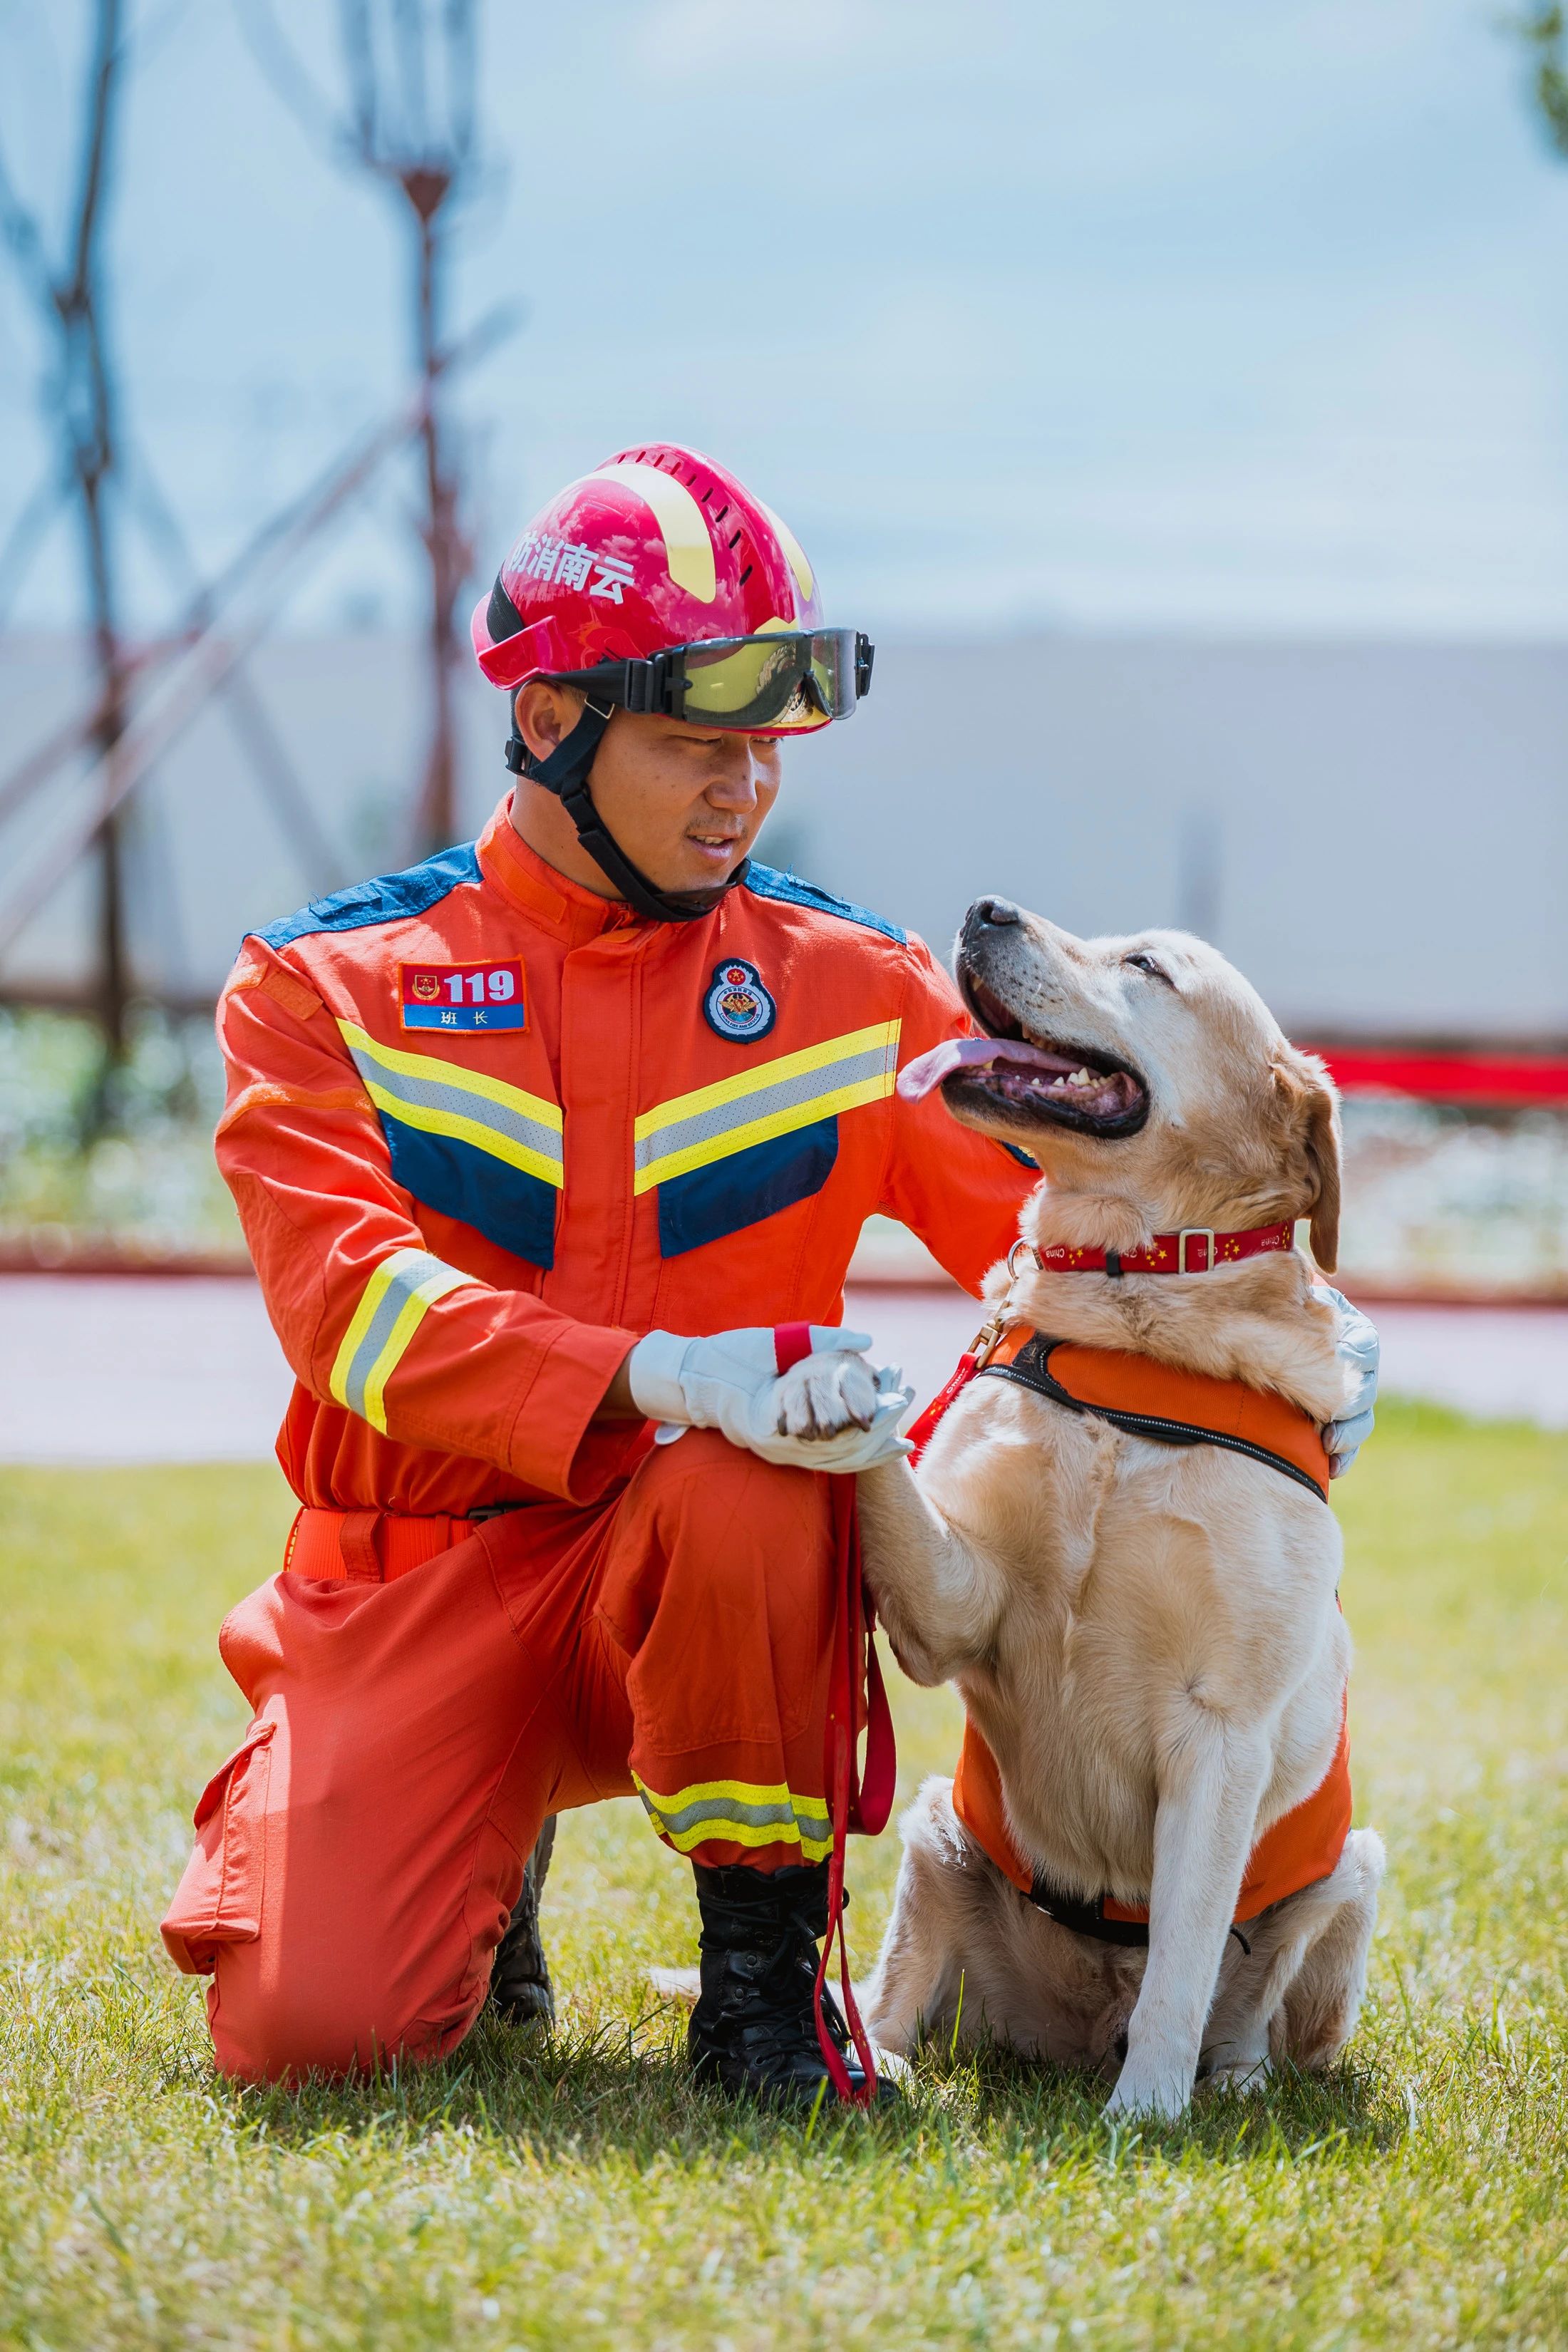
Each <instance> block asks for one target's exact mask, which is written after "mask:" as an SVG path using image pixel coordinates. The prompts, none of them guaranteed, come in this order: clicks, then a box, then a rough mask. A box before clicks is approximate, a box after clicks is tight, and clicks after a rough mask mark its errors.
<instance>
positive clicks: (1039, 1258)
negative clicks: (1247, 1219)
mask: <svg viewBox="0 0 1568 2352" xmlns="http://www.w3.org/2000/svg"><path fill="white" fill-rule="evenodd" d="M1295 1237H1296V1228H1295V1223H1294V1220H1293V1219H1290V1218H1287V1219H1286V1221H1285V1223H1283V1224H1279V1225H1252V1226H1249V1227H1248V1228H1247V1230H1246V1231H1245V1232H1243V1233H1239V1234H1216V1233H1215V1229H1214V1227H1213V1226H1212V1225H1184V1226H1183V1227H1182V1230H1181V1232H1180V1233H1179V1234H1155V1236H1154V1238H1153V1240H1152V1242H1151V1243H1150V1244H1149V1246H1148V1248H1147V1249H1135V1250H1113V1249H1069V1248H1068V1245H1067V1244H1066V1243H1065V1242H1054V1243H1053V1244H1051V1246H1050V1248H1049V1249H1043V1250H1042V1249H1037V1248H1036V1247H1035V1245H1034V1244H1033V1242H1015V1243H1014V1244H1013V1247H1012V1249H1011V1251H1010V1252H1009V1253H1008V1257H1007V1271H1008V1273H1009V1274H1016V1272H1017V1270H1018V1265H1017V1261H1018V1259H1019V1258H1020V1257H1021V1256H1023V1255H1025V1253H1027V1255H1028V1256H1029V1257H1032V1258H1033V1259H1034V1261H1035V1264H1036V1265H1037V1268H1038V1269H1039V1271H1040V1273H1041V1274H1109V1275H1111V1276H1117V1275H1122V1274H1213V1273H1214V1271H1215V1267H1216V1266H1222V1265H1237V1263H1238V1261H1239V1260H1240V1259H1242V1258H1244V1257H1265V1256H1268V1255H1269V1254H1270V1253H1271V1252H1273V1251H1276V1250H1288V1249H1290V1248H1292V1247H1293V1246H1294V1244H1295Z"/></svg>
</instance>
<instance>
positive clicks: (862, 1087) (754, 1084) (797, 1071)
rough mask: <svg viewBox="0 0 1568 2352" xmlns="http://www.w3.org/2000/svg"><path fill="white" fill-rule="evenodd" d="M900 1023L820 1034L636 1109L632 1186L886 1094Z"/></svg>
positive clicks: (650, 1184) (638, 1188) (645, 1188)
mask: <svg viewBox="0 0 1568 2352" xmlns="http://www.w3.org/2000/svg"><path fill="white" fill-rule="evenodd" d="M899 1031H900V1024H899V1023H898V1022H897V1021H879V1022H873V1023H872V1024H870V1025H869V1026H868V1027H867V1028H864V1029H851V1030H847V1031H846V1032H845V1033H844V1034H843V1035H842V1036H838V1037H824V1038H823V1039H822V1040H821V1041H820V1043H819V1044H817V1045H806V1046H805V1047H803V1048H802V1049H801V1050H800V1051H799V1052H798V1053H794V1054H781V1055H777V1056H776V1057H775V1058H774V1059H773V1061H770V1062H762V1063H758V1064H756V1065H755V1066H753V1067H752V1068H751V1069H749V1070H740V1071H737V1073H736V1074H735V1076H733V1077H732V1078H721V1079H719V1080H718V1081H717V1082H716V1083H715V1084H713V1085H711V1086H707V1087H695V1088H693V1090H692V1091H691V1092H690V1093H689V1094H684V1095H675V1096H672V1097H671V1098H670V1099H669V1100H668V1102H662V1103H658V1104H656V1105H655V1107H654V1108H653V1109H652V1110H645V1111H641V1112H639V1113H638V1115H637V1119H636V1120H635V1121H634V1123H633V1129H632V1136H633V1151H634V1154H635V1159H634V1165H633V1172H632V1189H633V1191H634V1192H638V1193H641V1192H651V1191H652V1190H653V1188H654V1186H655V1185H656V1184H668V1183H669V1182H670V1181H672V1180H673V1179H674V1178H676V1177H678V1176H685V1175H688V1174H689V1173H690V1171H692V1170H693V1169H697V1168H707V1167H710V1166H711V1165H712V1164H713V1162H714V1161H715V1160H727V1159H729V1158H730V1157H731V1155H732V1154H733V1153H735V1152H738V1151H747V1150H751V1148H752V1145H753V1144H758V1143H767V1142H770V1141H772V1140H773V1139H774V1138H775V1137H777V1136H782V1135H794V1134H795V1133H797V1132H798V1131H799V1129H802V1128H804V1127H811V1126H814V1125H815V1124H816V1122H817V1121H818V1120H820V1119H827V1118H837V1117H838V1116H839V1114H840V1113H841V1112H844V1111H850V1110H856V1109H858V1108H860V1106H861V1105H862V1104H866V1103H873V1102H879V1101H881V1100H883V1099H884V1098H885V1097H887V1096H889V1095H890V1094H891V1093H892V1091H893V1086H894V1082H895V1076H896V1073H897V1070H898V1059H899Z"/></svg>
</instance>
